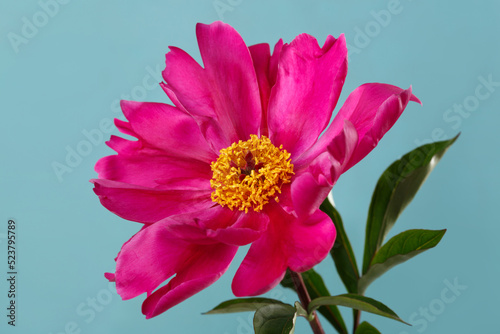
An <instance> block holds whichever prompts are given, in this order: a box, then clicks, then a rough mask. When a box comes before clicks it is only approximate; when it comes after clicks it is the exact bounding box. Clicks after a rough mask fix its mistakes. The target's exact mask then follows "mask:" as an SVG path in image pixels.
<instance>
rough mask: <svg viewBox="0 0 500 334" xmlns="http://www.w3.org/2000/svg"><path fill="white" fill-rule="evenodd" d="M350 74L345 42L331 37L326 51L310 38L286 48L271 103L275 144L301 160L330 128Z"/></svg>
mask: <svg viewBox="0 0 500 334" xmlns="http://www.w3.org/2000/svg"><path fill="white" fill-rule="evenodd" d="M346 73H347V48H346V43H345V38H344V36H343V35H341V36H340V37H339V38H338V39H337V40H335V38H333V37H332V36H328V38H327V39H326V41H325V44H324V46H323V48H320V47H319V46H318V42H317V41H316V39H315V38H314V37H312V36H310V35H307V34H302V35H299V36H297V37H296V38H295V39H294V40H293V41H292V43H291V44H290V45H285V46H283V50H282V51H281V58H280V60H279V67H278V76H277V81H276V84H275V85H274V87H273V88H272V92H271V97H270V101H269V111H268V121H269V132H270V136H271V140H272V142H273V143H274V144H275V145H276V146H279V145H283V147H284V148H285V149H286V150H287V151H288V152H290V153H291V154H292V157H294V156H299V155H301V154H302V152H304V151H305V150H307V149H308V148H309V147H311V145H313V143H314V142H315V141H316V140H317V139H318V136H319V135H320V134H321V132H322V131H323V130H324V129H325V128H326V126H327V125H328V123H329V121H330V118H331V115H332V111H333V109H334V107H335V105H336V103H337V100H338V98H339V96H340V91H341V90H342V86H343V84H344V79H345V76H346Z"/></svg>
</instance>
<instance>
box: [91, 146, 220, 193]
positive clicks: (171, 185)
mask: <svg viewBox="0 0 500 334" xmlns="http://www.w3.org/2000/svg"><path fill="white" fill-rule="evenodd" d="M134 153H135V154H134ZM134 153H132V152H131V154H118V155H110V156H107V157H104V158H101V159H100V160H99V161H98V162H97V164H96V165H95V170H96V172H97V173H98V175H99V178H100V179H107V180H112V181H119V182H124V183H130V184H135V185H139V186H143V187H147V188H157V189H166V190H167V189H168V190H174V189H191V190H201V189H211V188H210V179H211V177H212V171H211V169H210V165H209V164H207V163H204V162H201V161H199V160H193V159H183V158H180V157H171V156H165V155H162V153H163V152H156V154H151V153H150V152H146V153H143V152H142V151H141V150H136V151H134Z"/></svg>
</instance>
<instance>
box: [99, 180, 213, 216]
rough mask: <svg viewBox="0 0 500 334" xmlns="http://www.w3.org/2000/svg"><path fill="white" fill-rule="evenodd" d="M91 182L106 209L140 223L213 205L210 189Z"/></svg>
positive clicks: (102, 181)
mask: <svg viewBox="0 0 500 334" xmlns="http://www.w3.org/2000/svg"><path fill="white" fill-rule="evenodd" d="M91 182H93V183H94V192H95V193H96V195H97V196H99V200H100V201H101V204H102V205H103V206H104V207H105V208H106V209H108V210H109V211H111V212H113V213H115V214H117V215H118V216H120V217H122V218H124V219H127V220H132V221H136V222H140V223H154V222H157V221H159V220H161V219H163V218H165V217H168V216H171V215H175V214H181V213H187V212H192V211H197V210H201V209H204V208H208V207H210V206H211V205H213V202H212V200H211V199H210V193H211V192H212V190H211V189H203V190H189V189H188V190H159V189H152V188H146V187H142V186H137V185H132V184H127V183H122V182H117V181H110V180H100V179H93V180H91Z"/></svg>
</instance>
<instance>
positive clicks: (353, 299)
mask: <svg viewBox="0 0 500 334" xmlns="http://www.w3.org/2000/svg"><path fill="white" fill-rule="evenodd" d="M321 305H338V306H346V307H350V308H353V309H357V310H360V311H365V312H369V313H373V314H377V315H380V316H383V317H386V318H390V319H394V320H397V321H400V322H402V323H404V324H407V323H406V322H404V321H403V320H401V319H400V318H399V317H398V315H397V314H396V313H394V311H393V310H391V309H390V308H388V307H387V306H385V305H384V304H382V303H381V302H379V301H376V300H375V299H372V298H368V297H365V296H361V295H357V294H354V293H348V294H344V295H338V296H333V297H320V298H316V299H314V300H313V301H311V302H310V303H309V310H308V311H309V313H311V312H312V311H314V310H315V309H317V308H318V307H320V306H321ZM407 325H408V324H407Z"/></svg>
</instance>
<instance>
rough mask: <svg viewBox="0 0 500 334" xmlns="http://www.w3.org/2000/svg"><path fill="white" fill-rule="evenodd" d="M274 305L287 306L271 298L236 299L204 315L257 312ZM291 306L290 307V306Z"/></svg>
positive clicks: (227, 301) (223, 303)
mask: <svg viewBox="0 0 500 334" xmlns="http://www.w3.org/2000/svg"><path fill="white" fill-rule="evenodd" d="M272 304H280V305H286V304H283V303H282V302H280V301H279V300H276V299H271V298H236V299H231V300H226V301H225V302H222V303H220V304H219V305H217V306H216V307H215V308H214V309H212V310H210V311H208V312H205V313H204V314H221V313H235V312H249V311H255V310H257V309H259V308H260V307H263V306H266V305H272ZM288 306H290V305H288Z"/></svg>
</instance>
